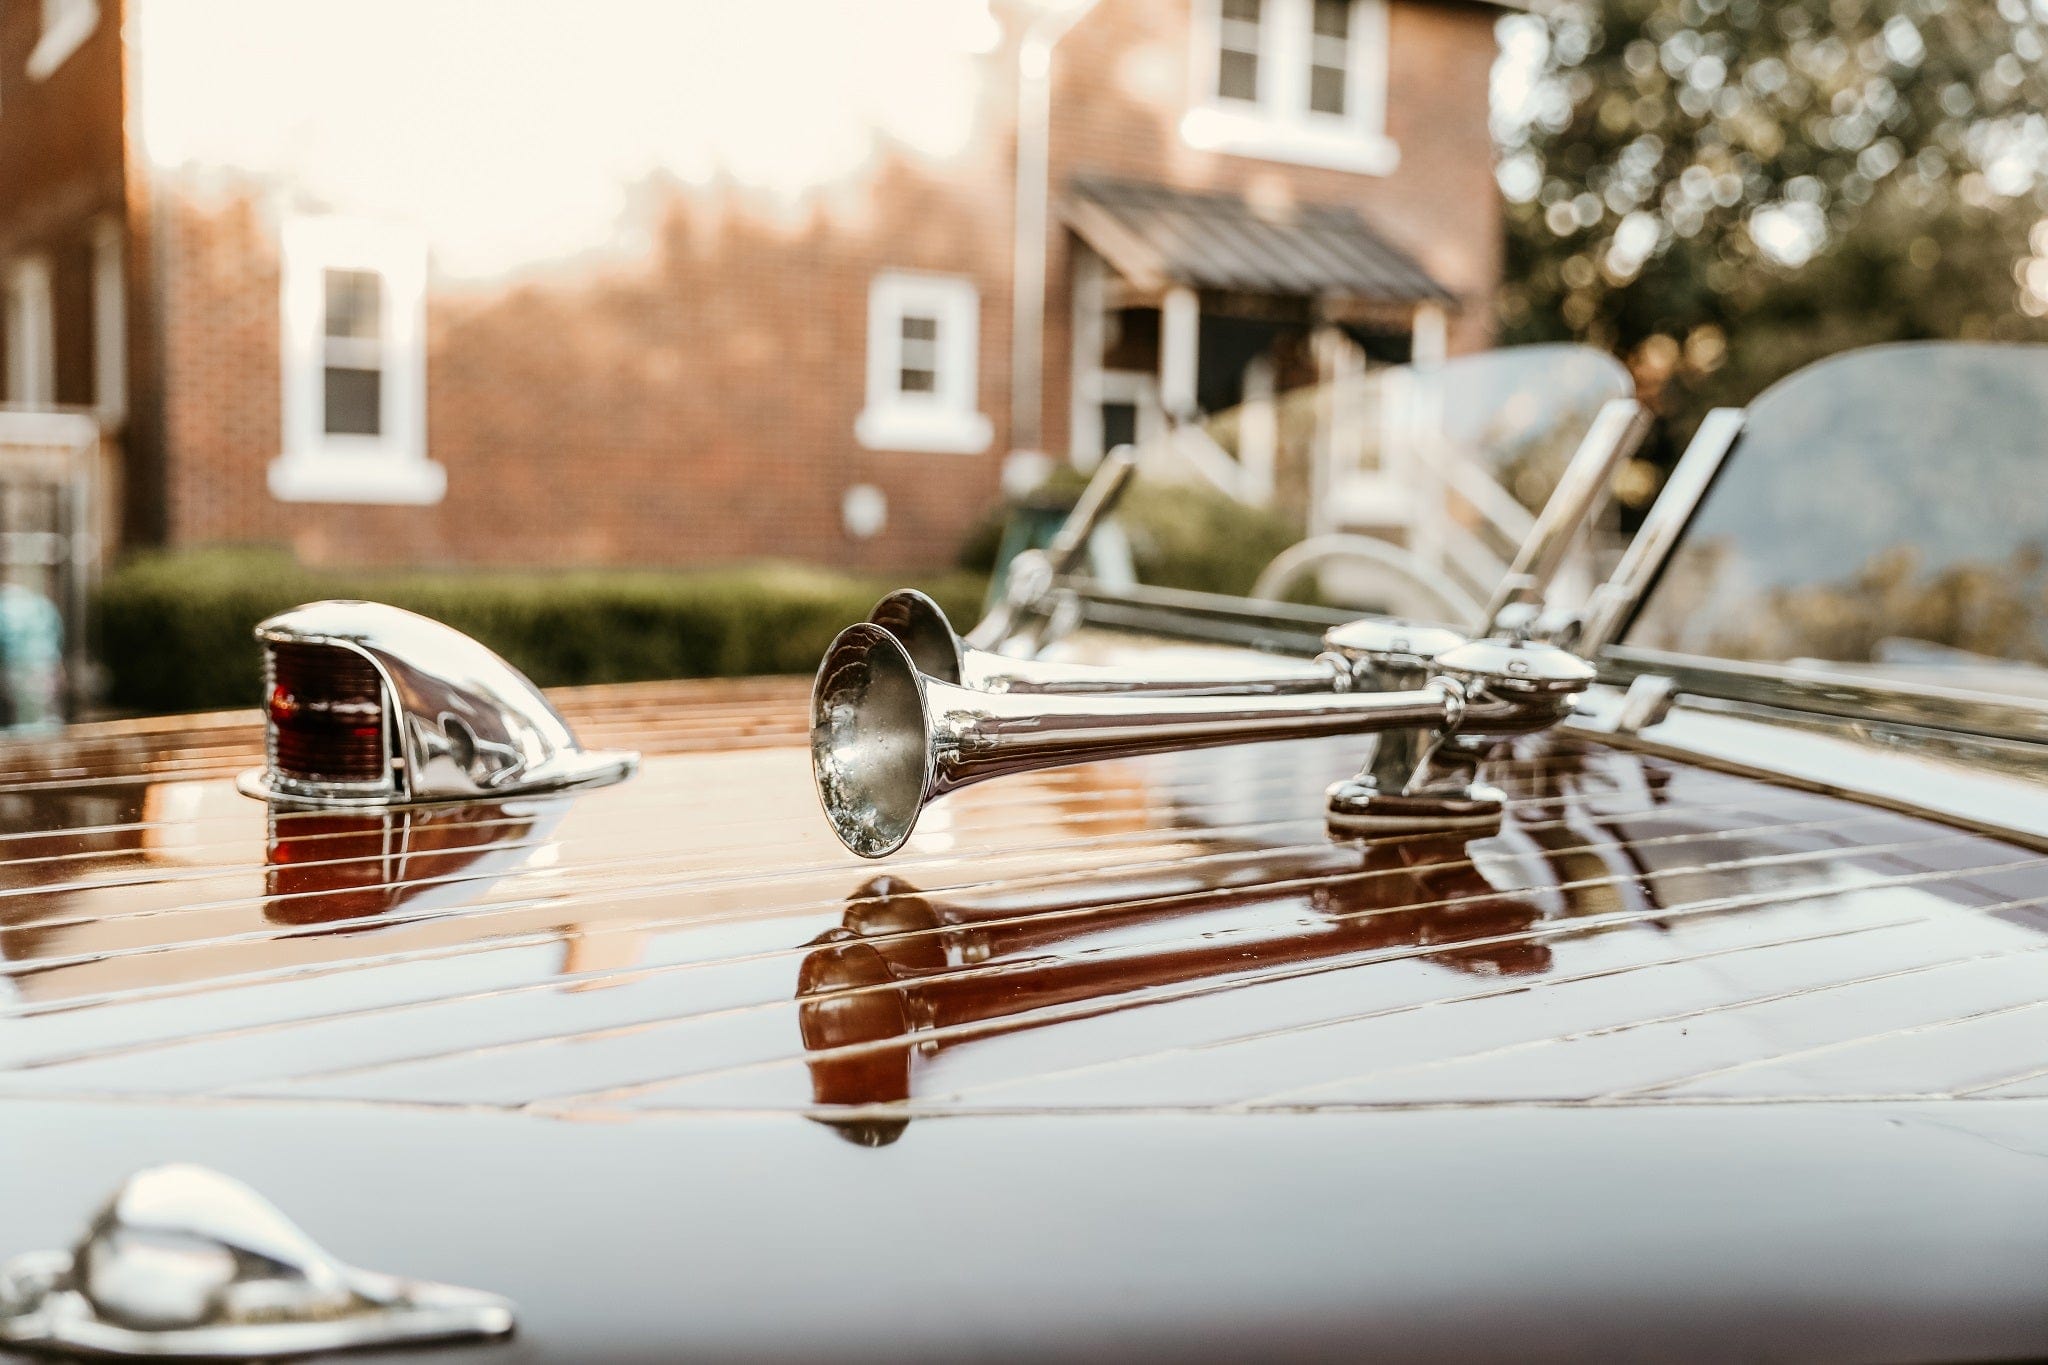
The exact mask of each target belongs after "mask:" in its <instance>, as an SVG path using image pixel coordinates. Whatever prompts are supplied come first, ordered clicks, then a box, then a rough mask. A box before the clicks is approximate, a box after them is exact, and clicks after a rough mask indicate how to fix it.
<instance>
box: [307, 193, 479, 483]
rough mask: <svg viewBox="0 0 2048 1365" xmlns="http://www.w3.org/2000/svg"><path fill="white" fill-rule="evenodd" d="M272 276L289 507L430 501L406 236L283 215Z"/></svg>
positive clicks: (421, 257) (420, 279)
mask: <svg viewBox="0 0 2048 1365" xmlns="http://www.w3.org/2000/svg"><path fill="white" fill-rule="evenodd" d="M280 245H281V248H282V251H281V256H282V267H283V270H282V274H283V293H284V297H283V308H282V324H283V326H282V332H283V338H282V339H283V364H284V394H283V399H284V404H283V413H284V424H283V437H284V441H283V444H284V450H283V452H282V453H281V454H280V455H279V456H278V458H277V459H275V460H273V461H271V464H270V491H271V493H272V494H273V495H274V496H276V497H278V498H281V499H284V500H286V501H289V502H411V503H429V502H439V501H440V500H441V495H442V493H443V492H445V491H446V489H447V476H446V474H445V472H444V471H443V470H442V468H441V466H439V465H437V464H435V463H434V462H433V461H431V460H429V459H428V458H427V353H426V294H427V251H426V243H425V241H424V240H423V239H422V238H421V237H420V236H419V235H418V234H416V233H414V232H411V231H409V230H407V229H405V228H401V227H398V226H395V225H392V224H387V223H373V222H365V221H361V220H358V219H351V218H341V217H303V218H292V219H288V220H287V221H286V222H285V223H284V225H283V232H282V238H281V242H280Z"/></svg>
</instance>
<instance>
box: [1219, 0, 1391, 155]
mask: <svg viewBox="0 0 2048 1365" xmlns="http://www.w3.org/2000/svg"><path fill="white" fill-rule="evenodd" d="M1192 69H1193V77H1194V90H1195V98H1194V100H1193V101H1192V102H1191V105H1190V107H1189V109H1188V112H1187V114H1186V115H1185V116H1184V117H1183V118H1182V119H1181V136H1182V137H1183V138H1185V139H1186V140H1187V142H1188V143H1189V144H1190V145H1191V146H1195V147H1201V148H1204V149H1206V150H1209V151H1219V152H1230V153H1233V154H1236V155H1240V156H1254V157H1261V158H1265V159H1267V160H1274V161H1295V162H1301V163H1303V164H1306V165H1314V166H1328V167H1331V168H1334V169H1337V170H1346V171H1360V172H1364V173H1367V174H1371V175H1385V174H1386V173H1388V172H1389V171H1391V170H1393V169H1394V167H1395V166H1396V165H1398V164H1399V162H1400V150H1399V149H1398V148H1397V147H1395V145H1394V143H1393V141H1392V140H1391V139H1389V138H1388V137H1387V135H1386V111H1387V5H1386V0H1195V25H1194V55H1193V62H1192Z"/></svg>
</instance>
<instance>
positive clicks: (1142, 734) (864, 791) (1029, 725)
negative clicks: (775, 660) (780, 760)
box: [811, 622, 1593, 858]
mask: <svg viewBox="0 0 2048 1365" xmlns="http://www.w3.org/2000/svg"><path fill="white" fill-rule="evenodd" d="M1404 629H1405V630H1417V632H1418V633H1417V635H1416V637H1415V638H1412V639H1411V638H1409V637H1407V636H1400V637H1387V638H1380V636H1381V633H1382V632H1384V631H1387V630H1392V631H1401V630H1404ZM1346 632H1351V633H1349V634H1347V633H1346ZM1397 642H1398V643H1400V644H1402V645H1403V646H1404V647H1403V648H1402V649H1399V650H1394V649H1392V648H1391V646H1393V645H1394V644H1395V643H1397ZM1326 643H1330V644H1332V645H1333V646H1335V648H1334V649H1333V653H1337V654H1339V655H1340V656H1342V653H1343V651H1344V649H1346V648H1348V649H1350V650H1351V651H1352V653H1353V655H1355V656H1356V657H1357V658H1358V659H1359V660H1362V661H1365V662H1364V663H1363V664H1362V666H1363V667H1367V668H1371V669H1373V670H1376V671H1378V672H1380V673H1381V674H1383V675H1386V676H1399V677H1402V678H1406V679H1411V680H1414V679H1417V678H1418V675H1419V681H1418V683H1417V685H1415V686H1411V687H1406V688H1401V689H1397V690H1391V691H1377V692H1366V693H1358V692H1338V691H1334V690H1331V691H1324V692H1318V693H1291V694H1273V693H1269V692H1250V693H1231V692H1224V693H1207V694H1196V695H1189V694H1174V693H1167V692H1161V691H1160V690H1158V689H1157V688H1150V689H1148V688H1147V687H1146V686H1145V680H1144V679H1142V678H1128V677H1127V678H1125V679H1124V686H1123V687H1122V688H1121V689H1119V691H1120V692H1121V693H1123V695H1117V694H1112V693H1102V692H1097V693H1093V694H1090V695H1085V696H1070V695H1059V694H1056V693H1054V694H1047V693H1041V694H1037V695H1018V694H1013V693H1002V692H985V691H978V690H976V689H974V688H971V687H964V686H961V685H959V684H956V683H951V682H946V681H943V680H941V679H939V678H936V677H931V676H928V675H926V674H925V673H923V672H921V671H920V670H919V669H918V667H917V665H916V663H915V662H914V661H913V660H912V658H911V656H910V654H909V652H908V651H906V650H905V648H904V647H903V645H902V644H901V643H900V642H899V641H898V640H897V639H896V637H895V636H893V635H891V634H890V633H889V632H888V631H886V630H884V629H883V628H882V627H880V626H877V625H874V624H873V623H871V622H862V623H860V624H859V625H854V626H849V627H847V629H845V630H844V631H842V632H840V634H839V637H838V638H837V639H836V640H834V641H833V642H832V646H831V648H830V649H829V650H827V651H826V654H825V661H824V663H823V664H822V665H821V666H820V668H819V670H818V677H817V681H816V683H815V685H814V686H813V689H812V693H811V765H812V774H813V776H814V778H815V780H816V783H817V788H818V797H819V801H820V804H821V805H822V806H823V807H824V810H825V815H826V818H827V820H828V821H829V822H830V823H831V825H832V828H833V831H834V832H835V833H836V834H837V835H838V836H839V838H840V840H841V841H842V842H843V843H844V844H845V845H846V846H847V847H848V848H849V849H851V850H853V851H854V852H855V853H858V854H860V855H861V856H863V857H869V858H879V857H883V856H886V855H887V854H890V853H893V852H895V851H896V850H897V849H899V848H901V847H902V846H903V843H904V841H905V840H907V839H908V838H909V837H910V834H911V831H912V830H913V829H915V828H916V825H917V819H918V816H919V814H920V813H921V812H922V811H923V809H924V807H925V806H926V805H927V804H929V803H930V802H932V801H935V800H937V799H938V798H939V797H941V796H943V795H945V794H946V793H947V792H950V791H953V790H955V789H957V788H960V787H964V786H968V785H970V784H972V783H975V782H984V781H987V780H988V779H990V778H993V777H1003V776H1006V775H1010V774H1014V773H1022V772H1032V771H1036V770H1039V769H1044V768H1055V767H1063V766H1065V765H1068V764H1073V763H1088V762H1093V761H1095V760H1098V759H1105V758H1122V757H1131V756H1135V755H1139V754H1151V753H1162V752H1167V751H1170V750H1180V749H1195V748H1206V747H1210V746H1215V745H1225V744H1250V743H1257V742H1260V741H1265V740H1277V739H1305V738H1312V737H1316V736H1322V735H1346V734H1378V735H1382V736H1384V735H1386V734H1387V733H1389V732H1402V731H1407V732H1411V734H1412V735H1413V738H1412V739H1411V740H1410V741H1409V742H1408V743H1407V745H1406V746H1405V747H1403V746H1399V745H1397V746H1395V748H1396V749H1397V750H1398V751H1399V752H1400V753H1401V754H1402V755H1403V756H1402V758H1401V761H1400V762H1399V763H1398V764H1397V763H1396V762H1395V761H1394V759H1392V758H1389V759H1388V761H1387V762H1386V764H1385V765H1381V764H1379V763H1377V762H1376V763H1375V764H1374V766H1373V767H1372V769H1370V770H1369V772H1368V773H1367V774H1366V775H1364V776H1363V777H1361V778H1360V779H1355V780H1354V782H1353V783H1347V784H1340V785H1339V788H1337V789H1335V790H1333V792H1332V815H1333V818H1334V819H1336V820H1337V821H1339V823H1340V826H1341V827H1345V828H1355V827H1361V826H1374V827H1384V826H1383V825H1381V824H1379V822H1381V821H1382V820H1383V819H1384V820H1391V821H1394V822H1396V824H1397V826H1398V827H1407V826H1408V825H1410V824H1412V823H1414V822H1417V821H1420V820H1425V819H1428V820H1430V821H1431V822H1432V823H1437V822H1441V820H1443V819H1458V820H1477V819H1485V818H1489V816H1494V817H1497V815H1498V813H1499V808H1500V798H1499V795H1498V793H1496V792H1493V791H1492V790H1491V789H1488V788H1484V787H1480V786H1477V785H1476V784H1474V783H1473V782H1472V781H1471V780H1470V777H1471V769H1473V768H1475V767H1476V766H1477V755H1478V753H1479V752H1480V751H1479V750H1478V749H1476V748H1469V747H1458V748H1452V747H1451V746H1447V745H1446V744H1445V741H1446V740H1447V739H1448V738H1450V737H1451V736H1454V735H1460V734H1463V735H1467V736H1477V737H1483V738H1488V739H1490V738H1494V737H1498V736H1505V735H1514V734H1522V733H1527V732H1530V731H1535V730H1541V729H1544V728H1546V727H1548V726H1550V725H1553V724H1555V723H1556V722H1557V721H1559V720H1561V719H1563V718H1564V716H1565V715H1567V714H1568V713H1569V712H1570V710H1571V707H1572V704H1573V702H1574V701H1575V700H1576V698H1577V697H1578V695H1579V694H1580V693H1581V692H1583V691H1584V690H1585V688H1586V687H1587V686H1588V685H1589V684H1590V683H1591V682H1592V679H1593V670H1592V668H1591V667H1589V666H1588V665H1587V664H1585V663H1584V662H1582V661H1581V660H1579V659H1576V658H1574V657H1573V656H1572V655H1570V654H1567V653H1565V652H1564V651H1563V650H1559V649H1556V648H1554V647H1552V646H1549V645H1543V644H1538V643H1533V642H1526V641H1496V640H1482V641H1476V642H1474V643H1471V644H1458V645H1455V646H1454V647H1449V648H1440V647H1441V646H1442V645H1443V644H1444V641H1443V639H1442V638H1440V637H1435V638H1424V637H1422V636H1421V635H1420V633H1419V629H1418V628H1414V627H1403V626H1401V625H1400V624H1399V623H1381V622H1369V623H1361V624H1360V626H1359V627H1358V628H1357V629H1356V630H1355V631H1353V629H1352V628H1351V627H1339V628H1337V630H1335V631H1333V632H1331V636H1330V638H1329V640H1328V641H1326ZM1397 769H1398V770H1397ZM1461 775H1462V778H1461ZM1340 796H1341V798H1342V799H1341V801H1340V800H1339V797H1340Z"/></svg>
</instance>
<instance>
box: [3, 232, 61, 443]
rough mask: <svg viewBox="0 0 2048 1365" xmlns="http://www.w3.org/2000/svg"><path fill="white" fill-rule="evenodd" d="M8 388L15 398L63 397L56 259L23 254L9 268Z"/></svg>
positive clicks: (38, 403) (36, 402) (23, 401)
mask: <svg viewBox="0 0 2048 1365" xmlns="http://www.w3.org/2000/svg"><path fill="white" fill-rule="evenodd" d="M5 305H6V307H5V310H4V311H5V312H6V325H7V376H6V377H7V392H6V393H5V395H0V396H4V397H5V399H6V401H7V402H9V403H16V404H20V405H22V406H24V407H48V406H49V405H50V404H52V403H54V402H56V401H57V339H56V310H55V308H54V306H53V305H52V303H51V296H50V262H49V259H48V258H47V257H44V256H22V257H18V258H17V259H15V260H14V261H13V262H11V263H10V264H9V265H8V267H7V279H6V291H5Z"/></svg>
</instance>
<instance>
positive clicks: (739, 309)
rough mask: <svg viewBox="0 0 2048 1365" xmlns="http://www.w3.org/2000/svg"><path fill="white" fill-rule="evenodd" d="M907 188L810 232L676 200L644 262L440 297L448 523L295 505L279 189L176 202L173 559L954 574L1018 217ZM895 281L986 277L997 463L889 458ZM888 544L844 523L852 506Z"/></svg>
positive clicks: (169, 231) (997, 200) (436, 298)
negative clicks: (885, 382) (870, 508)
mask: <svg viewBox="0 0 2048 1365" xmlns="http://www.w3.org/2000/svg"><path fill="white" fill-rule="evenodd" d="M1000 169H1001V168H1000V167H999V166H997V165H996V164H995V163H994V161H993V160H991V161H989V162H988V163H987V164H986V165H985V166H984V167H983V168H981V178H980V179H979V180H977V179H975V178H971V177H969V176H963V177H960V178H955V179H947V180H940V179H937V178H934V177H931V176H929V175H926V174H922V173H919V172H917V171H914V170H911V169H909V168H907V167H905V166H903V165H898V166H896V167H895V168H893V169H890V170H887V171H884V172H883V173H881V174H880V175H879V176H878V177H877V178H876V180H875V182H874V183H873V184H872V186H870V187H869V188H868V190H867V192H866V193H865V194H864V196H863V199H864V201H865V202H863V203H862V204H861V205H859V206H858V207H857V209H853V210H849V209H848V207H847V206H844V205H841V206H837V207H835V208H831V209H828V208H825V207H820V208H819V209H818V210H817V211H816V212H815V213H814V214H813V215H812V216H811V217H810V218H809V219H808V220H806V221H803V222H800V223H797V224H794V225H790V224H786V223H782V222H778V221H775V220H774V219H773V217H772V216H771V215H767V214H765V213H754V212H750V211H749V208H748V207H747V205H746V204H745V203H744V202H742V200H741V199H740V197H739V196H736V195H735V196H729V197H728V198H726V199H724V200H722V201H721V200H720V199H718V198H715V197H712V196H703V195H683V194H681V193H677V194H676V195H674V196H673V198H672V200H671V202H670V205H669V207H668V210H667V213H666V215H665V221H664V222H663V224H662V226H661V230H660V231H659V233H658V234H657V238H658V240H657V245H656V247H655V249H654V251H653V252H652V254H651V257H650V258H649V259H647V260H645V261H641V262H635V263H631V264H625V265H613V266H609V267H606V268H603V269H600V270H592V271H585V272H578V273H575V274H573V275H569V276H563V277H551V278H549V279H547V280H544V281H538V282H533V283H526V284H520V285H514V286H491V287H477V286H472V285H459V284H448V283H445V282H444V283H441V284H439V285H436V286H433V287H432V288H431V289H430V294H429V299H428V306H427V316H428V337H429V341H428V358H427V384H428V409H427V424H428V432H427V447H428V452H429V455H430V457H431V458H432V459H434V460H435V461H437V462H439V463H440V464H441V465H442V466H443V467H444V469H445V470H446V472H447V479H448V490H447V495H446V497H445V498H444V499H443V500H442V501H441V502H440V503H439V504H438V505H435V506H430V507H373V506H349V505H341V504H319V503H285V502H279V501H277V500H275V499H274V498H272V497H271V495H270V493H269V491H268V488H267V486H266V483H265V471H266V468H267V466H268V465H269V463H270V461H271V460H272V459H273V458H274V457H275V456H276V455H277V454H278V451H279V439H280V405H281V386H282V380H281V364H282V362H281V358H280V350H279V344H280V343H279V291H280V279H279V264H278V257H277V248H276V227H275V214H274V212H273V211H272V209H271V208H270V202H271V201H270V198H269V197H268V196H267V195H266V194H265V193H264V192H263V191H262V189H261V188H260V187H245V188H244V189H242V190H239V191H234V192H222V191H221V190H220V189H219V188H218V187H217V186H213V187H208V188H204V189H202V188H199V187H190V188H178V187H176V185H175V182H174V181H172V180H160V182H159V185H158V194H159V206H158V216H159V221H160V224H161V231H162V233H163V234H164V245H165V252H164V256H163V260H164V275H165V278H164V290H165V292H164V315H165V318H166V325H167V334H166V350H167V365H166V370H165V381H166V383H165V392H166V395H167V402H166V413H165V419H166V436H167V444H168V447H169V449H170V451H171V452H172V456H171V466H170V481H171V482H170V490H169V492H170V496H169V502H170V507H171V512H172V518H171V527H170V533H171V539H172V541H173V542H174V543H178V544H194V543H203V542H212V541H262V542H279V543H284V544H288V545H290V546H291V547H292V548H293V549H294V550H295V551H296V552H297V553H298V554H299V555H300V557H302V558H304V559H306V560H309V561H312V562H364V561H370V562H385V563H412V564H421V563H425V564H434V563H473V564H526V563H551V564H675V563H698V562H711V561H720V560H733V559H746V558H754V557H761V556H770V555H777V556H794V557H800V558H807V559H813V560H818V561H822V562H826V563H833V564H844V565H849V566H856V567H868V568H904V567H915V566H922V565H928V564H934V563H939V564H943V563H947V562H949V561H950V559H951V557H952V555H953V552H954V549H955V547H956V546H957V544H958V542H959V541H960V540H961V539H962V537H963V536H964V535H965V534H966V532H967V530H968V529H969V526H970V523H971V521H972V519H973V518H974V516H975V515H976V514H977V513H979V512H980V511H981V510H982V509H983V508H984V507H986V506H988V505H990V504H992V503H993V501H994V499H995V498H996V495H997V482H998V478H999V471H1000V468H1001V456H1002V452H1003V451H1004V450H1006V449H1007V444H1006V436H1007V432H1006V430H1005V428H1006V425H1007V423H1006V422H1005V421H1004V415H1005V409H1004V406H1003V400H1004V394H1005V392H1006V375H1007V373H1008V365H1009V349H1008V345H1007V338H1008V330H1007V323H1008V313H1009V296H1008V293H1007V284H1006V271H1007V262H1008V254H1009V253H1008V245H1007V237H1006V234H1005V233H1004V231H1003V226H1004V224H1005V222H1006V221H1007V213H1008V204H1007V196H1001V197H998V196H997V195H995V194H992V193H991V192H990V179H991V178H992V177H994V176H995V175H997V174H998V173H999V172H1000ZM885 268H903V269H914V270H928V271H934V272H941V273H945V274H951V275H965V276H969V277H972V278H973V279H975V281H976V282H977V284H978V285H979V288H980V293H981V329H980V332H981V335H980V342H979V348H978V349H979V376H978V390H979V398H980V406H981V409H982V410H983V411H984V412H986V413H988V414H990V415H991V417H992V418H993V419H994V420H995V424H996V431H995V439H994V441H993V442H992V443H991V445H990V448H989V450H988V451H987V452H986V453H983V454H978V455H958V454H928V453H909V452H896V451H873V450H867V449H864V448H863V447H861V446H860V445H859V443H858V442H856V441H855V439H854V434H853V430H854V419H855V417H856V416H857V415H858V414H859V412H860V411H861V409H862V407H863V406H864V404H865V368H864V363H865V362H864V354H865V349H866V337H867V308H868V285H869V282H870V280H871V279H872V278H873V277H874V275H875V274H876V273H877V272H878V271H880V270H883V269H885ZM859 483H866V484H873V485H875V486H876V487H879V488H880V489H881V490H882V491H883V493H884V495H885V496H886V498H887V500H888V507H889V514H888V522H887V525H886V528H885V530H884V531H883V533H882V534H881V535H880V536H878V537H875V538H874V539H872V540H859V539H855V538H854V537H852V536H850V535H849V534H848V533H847V532H846V530H845V529H844V527H843V524H842V516H841V500H842V498H843V496H844V492H845V490H846V488H847V487H848V486H849V485H852V484H859Z"/></svg>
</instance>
